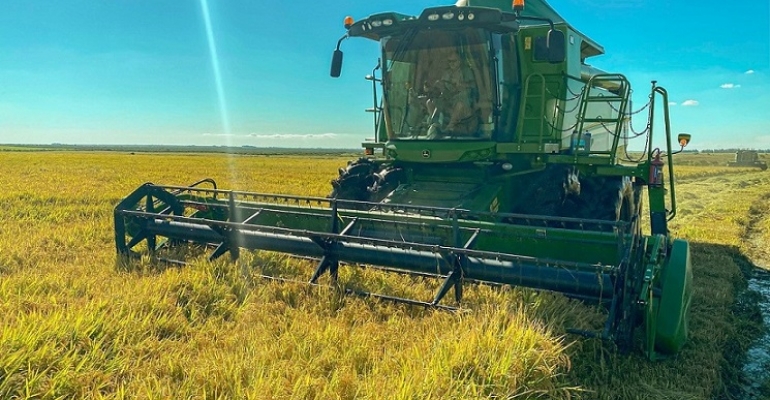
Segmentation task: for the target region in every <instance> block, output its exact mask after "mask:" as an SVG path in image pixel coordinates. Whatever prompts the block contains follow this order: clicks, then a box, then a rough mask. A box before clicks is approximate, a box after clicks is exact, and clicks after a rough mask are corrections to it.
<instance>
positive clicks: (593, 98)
mask: <svg viewBox="0 0 770 400" xmlns="http://www.w3.org/2000/svg"><path fill="white" fill-rule="evenodd" d="M624 100H625V98H624V97H620V96H591V97H586V98H584V99H583V101H585V102H589V103H591V102H599V101H624Z"/></svg>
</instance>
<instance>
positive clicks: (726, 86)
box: [719, 83, 741, 89]
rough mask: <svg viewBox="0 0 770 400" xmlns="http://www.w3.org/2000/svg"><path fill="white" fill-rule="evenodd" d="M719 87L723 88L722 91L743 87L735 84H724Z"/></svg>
mask: <svg viewBox="0 0 770 400" xmlns="http://www.w3.org/2000/svg"><path fill="white" fill-rule="evenodd" d="M719 87H721V88H722V89H737V88H739V87H741V85H736V84H734V83H723V84H721V85H719Z"/></svg>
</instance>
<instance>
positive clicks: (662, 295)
mask: <svg viewBox="0 0 770 400" xmlns="http://www.w3.org/2000/svg"><path fill="white" fill-rule="evenodd" d="M344 25H345V33H344V35H343V36H342V38H341V39H340V40H339V41H338V42H337V46H336V48H335V50H334V53H333V56H332V67H331V75H332V76H333V77H336V76H339V75H340V73H341V71H342V60H343V57H342V50H341V45H342V43H343V41H344V40H346V39H349V38H353V39H354V38H364V39H368V40H371V41H373V42H376V43H377V45H378V46H379V48H380V51H381V57H380V60H373V64H375V65H376V66H375V67H374V69H373V70H372V73H371V74H370V75H367V77H366V79H367V80H369V81H371V84H372V89H373V104H372V107H371V108H370V109H369V110H368V111H370V112H373V113H374V140H371V141H366V142H364V143H363V144H362V145H363V147H364V149H365V151H364V156H363V157H361V158H359V159H357V160H354V161H351V162H349V163H348V165H347V166H344V167H343V168H340V169H339V175H338V176H337V177H335V178H334V179H333V180H332V182H331V189H330V194H329V196H328V197H327V198H312V197H303V196H285V195H275V194H261V193H253V192H246V191H232V190H221V189H218V188H217V187H216V185H215V184H213V180H204V181H201V182H197V183H195V184H193V185H189V186H169V185H155V184H145V185H142V186H141V187H139V188H137V189H136V190H135V191H134V192H133V193H132V194H130V195H129V196H128V197H126V199H124V200H123V201H122V202H121V203H120V204H118V206H117V207H116V209H115V241H116V247H117V250H118V253H119V254H121V255H131V254H136V253H141V252H149V253H151V254H155V253H156V252H157V251H158V250H159V249H161V248H164V247H167V246H176V245H179V244H182V243H186V244H198V245H202V246H212V248H213V250H212V251H211V253H210V257H211V258H212V259H213V258H217V257H220V256H222V255H225V254H230V256H231V257H232V258H237V257H238V256H239V254H240V251H241V250H242V249H249V250H267V251H275V252H282V253H288V254H293V255H297V256H302V257H311V258H315V259H317V260H318V265H317V267H316V269H315V270H314V271H308V276H309V281H310V282H311V283H316V282H319V281H320V280H321V279H324V278H323V277H324V276H327V275H328V277H329V279H330V280H332V281H336V279H337V273H338V270H339V268H341V267H343V266H350V267H355V266H357V265H361V264H364V265H368V266H372V267H375V268H380V269H382V270H384V271H388V272H397V273H407V274H415V275H419V276H421V277H434V278H436V279H440V280H442V281H443V284H442V286H441V288H440V289H439V291H438V292H437V293H436V295H435V297H434V298H433V299H403V298H394V297H390V296H381V297H382V298H386V299H388V300H396V301H402V302H407V303H409V304H413V305H422V306H429V307H447V306H446V305H445V304H443V303H442V301H444V303H446V301H445V300H444V298H445V295H446V294H447V293H448V292H449V291H453V292H454V303H455V304H454V305H459V306H462V304H463V286H464V285H465V284H466V283H468V282H474V283H482V284H497V285H499V284H506V285H514V286H521V287H527V288H533V289H537V290H547V291H553V292H558V293H563V294H565V295H567V296H570V297H573V298H577V299H581V300H583V301H586V302H588V303H592V304H598V305H600V306H601V307H603V309H604V310H606V317H607V319H606V322H605V324H604V325H603V327H601V328H597V330H595V331H590V332H588V331H574V332H576V333H581V334H584V335H587V336H596V337H601V338H603V339H606V340H608V341H613V342H615V343H617V344H618V346H620V347H622V348H628V349H639V350H641V351H643V352H644V353H645V354H647V356H648V357H650V358H651V359H654V358H656V357H658V356H660V355H672V354H675V353H677V352H678V351H679V350H680V349H681V348H682V346H683V345H684V343H685V341H686V338H687V313H688V308H689V305H690V298H691V280H692V271H691V265H690V251H689V245H688V243H687V242H686V241H684V240H680V239H676V238H674V237H672V235H671V234H670V232H669V229H668V222H669V221H670V220H671V219H672V218H674V217H675V215H676V196H675V194H676V192H675V181H674V169H673V165H674V159H673V155H674V154H675V153H676V152H677V150H674V149H672V142H673V140H674V139H673V138H672V136H671V131H670V123H669V114H668V93H667V91H666V90H665V89H664V88H663V87H661V86H658V85H657V83H656V82H653V83H652V85H651V88H650V92H649V103H648V104H646V105H644V106H642V107H641V108H640V109H638V110H631V107H630V96H631V84H630V82H629V81H628V80H627V79H626V77H625V76H624V75H622V74H620V73H607V72H604V71H602V70H600V69H598V68H596V67H594V66H591V65H588V64H586V62H585V61H586V59H587V58H589V57H593V56H596V55H599V54H602V53H603V52H604V49H603V48H602V47H601V46H600V45H598V44H596V43H595V42H593V41H592V40H590V39H589V38H587V37H586V36H585V35H582V34H581V33H580V32H578V31H577V30H575V29H574V28H573V27H571V26H570V25H569V24H568V23H567V22H566V21H564V19H563V18H562V17H561V16H559V15H558V14H557V13H556V12H555V11H554V10H553V9H552V8H551V7H550V6H549V5H548V4H547V3H546V2H545V1H543V0H527V2H526V4H524V3H523V2H521V1H514V2H508V1H495V0H479V1H475V0H467V1H459V2H458V3H457V4H456V5H451V6H439V7H431V8H427V9H425V10H423V11H422V12H421V13H420V14H419V15H416V16H409V15H406V14H400V13H397V12H382V13H376V14H372V15H370V16H369V17H367V18H363V19H359V20H353V18H352V17H348V18H345V21H344ZM377 74H379V76H377ZM645 110H646V112H645V113H642V112H641V111H645ZM658 112H662V116H658V117H657V118H656V113H658ZM634 116H635V117H636V118H643V121H642V124H643V125H644V126H646V129H645V130H643V131H642V132H635V133H633V134H631V133H630V132H633V129H632V124H631V119H632V117H634ZM661 117H662V118H661ZM660 120H662V121H663V123H662V126H659V122H658V121H660ZM634 138H636V139H638V141H639V142H640V143H639V148H642V149H644V151H643V153H642V154H641V155H640V156H637V157H636V158H631V157H629V155H628V154H627V152H626V149H627V148H628V146H629V141H630V140H631V139H634ZM654 138H662V140H660V139H659V140H658V142H662V141H665V144H664V145H663V146H659V147H655V146H654V145H653V143H657V142H654V141H653V139H654ZM676 140H677V141H678V144H679V145H680V149H679V151H681V148H683V147H684V146H685V145H686V144H687V143H688V142H689V140H690V135H688V134H680V135H679V137H678V138H677V139H676ZM210 184H213V187H208V185H210ZM203 186H206V187H203ZM645 199H647V201H648V202H649V207H648V209H649V215H648V218H649V220H648V221H649V223H643V220H644V219H645V215H644V214H643V212H642V210H643V207H642V203H643V202H644V200H645ZM645 226H647V227H649V228H643V227H645ZM347 291H348V292H353V291H352V290H350V289H347ZM359 294H360V293H359ZM364 294H365V295H367V296H372V295H373V294H371V293H364Z"/></svg>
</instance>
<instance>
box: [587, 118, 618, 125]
mask: <svg viewBox="0 0 770 400" xmlns="http://www.w3.org/2000/svg"><path fill="white" fill-rule="evenodd" d="M580 122H609V123H615V124H618V123H620V122H622V119H617V118H585V119H581V120H580Z"/></svg>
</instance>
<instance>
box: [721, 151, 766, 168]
mask: <svg viewBox="0 0 770 400" xmlns="http://www.w3.org/2000/svg"><path fill="white" fill-rule="evenodd" d="M727 166H729V167H757V168H759V169H761V170H762V171H764V170H766V169H767V163H766V162H764V161H761V160H760V159H759V154H758V153H757V152H756V150H738V151H737V152H736V153H735V161H730V162H728V163H727Z"/></svg>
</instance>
